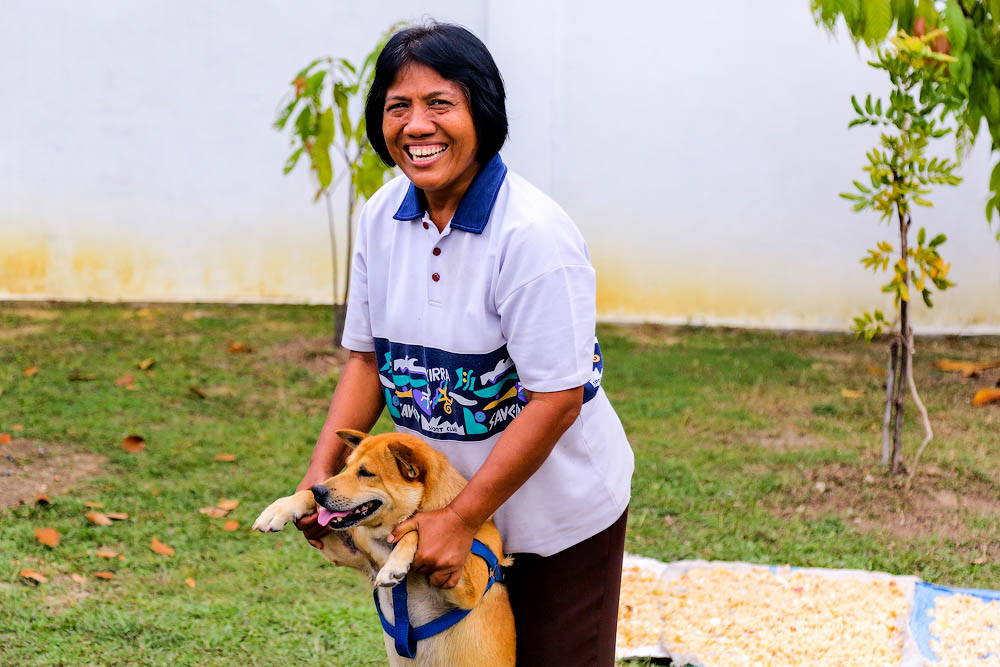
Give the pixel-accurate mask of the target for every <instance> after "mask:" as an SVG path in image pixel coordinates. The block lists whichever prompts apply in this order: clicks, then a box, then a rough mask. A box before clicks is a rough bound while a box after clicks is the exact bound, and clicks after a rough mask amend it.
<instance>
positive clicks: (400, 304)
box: [343, 155, 633, 556]
mask: <svg viewBox="0 0 1000 667" xmlns="http://www.w3.org/2000/svg"><path fill="white" fill-rule="evenodd" d="M351 271H352V273H351V291H350V295H349V299H348V308H347V321H346V325H345V330H344V339H343V342H344V346H345V347H347V348H348V349H351V350H356V351H359V352H375V355H376V359H377V362H378V367H379V379H380V381H381V383H382V393H383V396H384V398H385V403H386V408H387V409H388V411H389V413H390V415H391V416H392V418H393V420H394V422H395V424H396V429H397V430H398V431H403V432H407V433H412V434H414V435H418V436H420V437H422V438H424V439H425V440H426V441H427V442H428V443H430V444H431V445H432V446H433V447H434V448H435V449H437V450H439V451H441V452H442V453H443V454H444V455H445V456H447V457H448V459H449V460H450V461H451V462H452V464H453V465H454V466H455V467H456V468H458V470H459V471H460V472H461V473H462V474H463V475H464V476H465V477H466V478H471V477H472V475H473V474H475V472H476V471H477V470H478V469H479V467H480V466H481V465H482V463H483V462H484V461H485V460H486V457H487V456H488V455H489V453H490V450H492V448H493V445H494V444H496V442H497V439H498V438H499V437H500V434H501V433H502V432H503V429H504V428H505V427H506V425H507V424H509V423H510V421H511V420H512V419H514V417H515V416H516V415H517V414H518V412H520V411H521V409H522V408H523V407H524V406H525V405H526V401H525V394H524V390H525V389H527V390H529V391H540V392H551V391H561V390H564V389H572V388H575V387H579V386H581V385H582V386H584V404H583V408H582V410H581V414H580V417H579V418H578V419H577V420H576V422H575V423H574V424H573V425H572V426H571V427H570V428H569V430H567V431H566V433H565V434H564V435H563V436H562V437H561V438H560V439H559V442H558V443H557V444H556V446H555V448H554V449H553V450H552V453H551V454H550V455H549V457H548V458H547V459H546V460H545V462H544V463H543V464H542V466H541V468H539V469H538V471H537V472H535V474H534V475H532V477H531V478H530V479H529V480H528V481H527V482H525V484H524V485H523V486H522V487H521V488H520V489H518V491H517V492H516V493H514V495H513V496H511V498H510V499H509V500H508V501H507V502H506V503H504V505H503V506H502V507H501V508H500V510H499V511H498V512H497V514H496V517H495V520H496V523H497V526H498V527H499V529H500V533H501V535H502V536H503V540H504V550H505V551H507V552H508V553H516V552H526V553H537V554H541V555H543V556H548V555H551V554H554V553H557V552H559V551H561V550H563V549H565V548H567V547H569V546H572V545H574V544H577V543H578V542H581V541H583V540H585V539H587V538H588V537H590V536H592V535H595V534H597V533H598V532H600V531H602V530H604V529H605V528H607V527H608V526H610V525H611V524H612V523H614V521H615V520H617V519H618V518H619V517H620V516H621V514H622V512H623V511H624V510H625V507H626V506H627V505H628V501H629V493H630V482H631V477H632V469H633V457H632V450H631V448H630V447H629V444H628V441H627V439H626V437H625V432H624V430H623V429H622V425H621V422H620V421H619V419H618V416H617V415H616V414H615V411H614V409H613V408H612V407H611V404H610V403H609V402H608V399H607V396H606V395H605V393H604V391H603V390H602V389H601V376H602V373H603V371H604V361H603V357H602V354H601V351H600V347H599V346H598V344H597V338H596V336H595V326H596V303H595V299H596V295H595V293H596V283H595V277H594V269H593V267H592V266H591V264H590V257H589V254H588V252H587V246H586V244H585V242H584V240H583V237H582V236H581V235H580V233H579V230H577V228H576V226H575V225H574V224H573V222H572V221H571V220H570V219H569V217H568V216H567V215H566V213H564V212H563V211H562V209H560V208H559V206H558V205H557V204H556V203H555V202H553V201H552V200H551V199H549V198H548V197H547V196H546V195H544V194H543V193H542V192H541V191H539V190H538V189H536V188H535V187H533V186H532V185H531V184H529V183H528V182H527V181H525V180H524V179H522V178H520V177H519V176H517V175H516V174H513V173H510V172H508V171H507V167H506V166H505V165H504V163H503V161H502V160H501V159H500V156H499V155H497V156H494V157H493V159H492V160H490V161H489V162H488V163H487V164H486V165H485V166H484V167H483V168H482V169H481V170H480V172H479V174H477V176H476V179H475V180H474V181H473V183H472V184H471V185H470V186H469V189H468V191H466V194H465V196H464V197H463V199H462V201H461V203H460V204H459V207H458V210H457V211H456V212H455V216H454V217H453V218H452V220H451V222H449V223H448V225H447V226H446V227H445V228H444V230H443V231H442V232H440V233H438V230H437V228H436V227H435V226H434V224H433V223H432V222H430V219H429V218H428V217H427V215H426V212H425V211H424V205H423V200H422V196H421V195H420V193H419V191H418V190H417V189H416V188H415V187H414V186H413V185H412V184H411V183H410V182H409V180H407V178H406V177H405V176H400V177H398V178H396V179H393V180H392V181H390V182H389V183H387V184H386V185H384V186H383V187H382V188H381V189H380V190H379V191H378V192H377V193H375V195H374V196H373V197H372V198H371V200H369V201H368V202H367V203H366V204H365V207H364V209H363V210H362V212H361V217H360V221H359V224H358V232H357V244H356V250H355V252H354V256H353V258H352V268H351Z"/></svg>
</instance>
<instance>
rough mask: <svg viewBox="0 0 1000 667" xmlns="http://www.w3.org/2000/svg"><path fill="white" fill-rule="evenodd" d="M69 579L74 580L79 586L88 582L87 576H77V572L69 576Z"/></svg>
mask: <svg viewBox="0 0 1000 667" xmlns="http://www.w3.org/2000/svg"><path fill="white" fill-rule="evenodd" d="M69 578H70V579H72V580H73V581H75V582H76V583H78V584H82V583H83V582H85V581H86V580H87V578H86V577H85V576H83V575H82V574H77V573H76V572H74V573H73V574H71V575H69Z"/></svg>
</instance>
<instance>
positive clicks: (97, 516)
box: [84, 512, 114, 526]
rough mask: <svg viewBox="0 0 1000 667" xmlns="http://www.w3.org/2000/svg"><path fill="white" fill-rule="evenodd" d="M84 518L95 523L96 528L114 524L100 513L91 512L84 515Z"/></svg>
mask: <svg viewBox="0 0 1000 667" xmlns="http://www.w3.org/2000/svg"><path fill="white" fill-rule="evenodd" d="M84 516H86V517H87V518H88V519H90V520H91V521H93V522H94V523H96V524H97V525H98V526H110V525H111V524H112V523H114V522H113V521H112V520H111V519H109V518H108V517H107V516H105V515H104V514H101V513H100V512H91V513H90V514H85V515H84Z"/></svg>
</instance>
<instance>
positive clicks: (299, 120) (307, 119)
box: [295, 105, 313, 141]
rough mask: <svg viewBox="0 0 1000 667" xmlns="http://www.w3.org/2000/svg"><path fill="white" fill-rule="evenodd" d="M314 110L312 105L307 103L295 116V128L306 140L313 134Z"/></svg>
mask: <svg viewBox="0 0 1000 667" xmlns="http://www.w3.org/2000/svg"><path fill="white" fill-rule="evenodd" d="M312 124H313V112H312V107H310V106H309V105H306V106H304V107H302V111H300V112H299V115H298V116H296V117H295V130H296V133H297V134H298V135H299V137H301V138H302V140H303V141H304V140H306V139H308V138H309V137H311V136H313V127H312Z"/></svg>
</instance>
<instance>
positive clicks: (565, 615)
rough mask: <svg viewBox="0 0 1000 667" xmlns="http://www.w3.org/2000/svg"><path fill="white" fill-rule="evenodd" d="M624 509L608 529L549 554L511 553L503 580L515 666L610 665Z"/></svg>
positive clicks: (620, 561)
mask: <svg viewBox="0 0 1000 667" xmlns="http://www.w3.org/2000/svg"><path fill="white" fill-rule="evenodd" d="M627 517H628V509H627V508H626V510H625V512H624V513H623V514H622V515H621V517H620V518H619V519H618V520H617V521H615V522H614V523H613V524H611V526H609V527H608V528H606V529H604V530H602V531H601V532H599V533H598V534H596V535H594V536H593V537H590V538H587V539H586V540H584V541H583V542H580V543H579V544H576V545H574V546H571V547H569V548H568V549H564V550H563V551H560V552H559V553H557V554H553V555H551V556H544V557H543V556H539V555H537V554H513V556H514V564H513V565H512V566H511V567H509V568H505V569H504V582H505V583H506V584H507V591H508V593H509V594H510V603H511V606H512V607H513V608H514V625H515V627H516V629H517V664H518V667H534V666H535V665H538V666H540V667H562V666H563V665H566V666H567V667H568V666H570V665H572V666H573V667H589V666H590V665H596V666H598V667H611V666H612V665H614V662H615V633H616V630H617V627H618V593H619V591H620V589H621V581H622V555H623V553H624V550H625V523H626V519H627Z"/></svg>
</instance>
